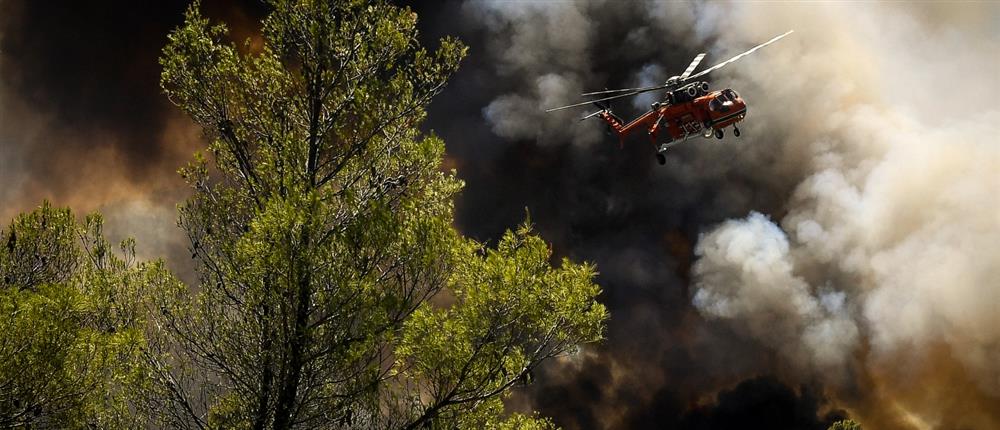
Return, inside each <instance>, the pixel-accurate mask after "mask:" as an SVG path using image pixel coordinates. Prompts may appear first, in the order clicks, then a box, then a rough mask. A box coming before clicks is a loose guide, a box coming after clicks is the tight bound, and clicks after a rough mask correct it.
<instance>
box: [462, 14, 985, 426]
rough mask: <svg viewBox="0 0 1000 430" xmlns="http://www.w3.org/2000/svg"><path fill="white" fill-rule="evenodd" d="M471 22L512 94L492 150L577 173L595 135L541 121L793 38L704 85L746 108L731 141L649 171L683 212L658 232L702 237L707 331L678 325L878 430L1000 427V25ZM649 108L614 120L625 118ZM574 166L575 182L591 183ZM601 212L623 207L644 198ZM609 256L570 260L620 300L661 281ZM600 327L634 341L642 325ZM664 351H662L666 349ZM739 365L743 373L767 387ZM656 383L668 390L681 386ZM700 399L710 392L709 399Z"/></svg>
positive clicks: (697, 273) (774, 18)
mask: <svg viewBox="0 0 1000 430" xmlns="http://www.w3.org/2000/svg"><path fill="white" fill-rule="evenodd" d="M465 10H466V13H467V16H469V17H471V18H473V19H475V20H478V21H479V22H480V23H481V24H482V25H483V26H485V27H486V28H487V29H488V32H489V36H488V38H487V39H488V40H489V44H488V47H489V50H488V53H489V54H490V55H491V59H492V60H493V61H494V62H495V66H496V70H497V73H499V74H500V75H501V76H502V77H504V78H505V79H508V80H511V79H514V78H516V79H518V80H520V81H521V82H522V85H520V86H514V87H513V88H511V89H510V90H509V91H506V92H505V93H504V94H502V95H499V96H498V97H496V98H494V99H493V100H492V101H491V102H490V103H489V105H488V106H487V107H486V108H485V109H484V111H483V113H484V117H485V119H486V120H487V122H488V123H489V124H490V126H491V127H492V129H493V131H494V133H496V134H497V135H499V136H501V137H503V138H506V139H508V140H511V141H521V140H529V141H534V142H536V143H537V144H539V145H545V146H552V145H565V144H567V143H568V144H570V148H573V149H572V152H573V153H574V154H577V155H576V157H580V158H583V157H585V156H586V154H588V153H595V152H598V150H597V149H595V147H594V145H593V144H594V142H595V141H597V139H598V136H597V134H596V133H595V127H594V125H593V124H592V123H591V124H588V123H582V124H579V125H576V124H574V123H573V122H572V121H573V118H574V117H576V116H579V115H581V114H582V113H583V112H584V111H586V110H587V109H581V110H580V111H572V110H571V111H570V112H560V113H556V114H546V113H544V112H543V108H547V107H552V106H558V105H562V104H569V103H573V102H576V101H577V100H578V99H579V97H578V96H576V94H574V93H578V92H582V91H581V90H594V89H601V88H604V87H606V86H609V85H615V84H617V85H619V86H638V85H644V84H648V83H652V82H654V81H655V80H658V79H660V80H662V79H663V78H665V76H666V75H669V74H676V73H677V72H679V71H680V70H682V69H683V67H684V65H686V63H687V61H689V59H690V58H691V57H692V56H693V53H695V52H697V50H698V49H699V48H702V47H704V48H707V52H708V53H709V56H708V58H706V60H705V62H704V65H703V66H702V68H704V67H707V66H708V65H711V64H714V63H715V62H718V61H721V60H723V59H725V58H728V57H729V56H731V55H733V54H736V53H738V52H741V51H742V50H744V49H746V48H748V47H750V46H753V45H754V44H757V43H760V42H762V41H765V40H767V39H769V38H770V37H772V36H774V35H776V34H780V33H782V32H784V31H786V30H788V29H795V30H796V33H795V34H793V35H792V36H791V37H790V38H788V39H786V40H783V41H781V42H779V43H778V44H775V45H773V46H769V47H767V48H765V49H764V50H762V51H760V52H758V53H756V54H755V55H753V56H750V57H747V58H746V59H744V60H742V61H741V62H739V63H736V64H733V65H731V66H728V67H727V68H726V69H723V70H721V71H719V72H717V73H715V74H714V75H713V76H712V77H711V78H712V81H713V82H714V84H715V86H716V87H718V86H720V85H721V86H731V87H733V88H736V89H737V90H738V91H740V92H741V94H742V95H743V96H744V98H746V99H747V100H748V101H749V103H750V114H749V116H748V118H747V122H746V123H745V124H744V125H743V127H742V128H743V129H744V134H745V135H747V136H750V137H744V138H743V140H744V142H743V143H728V142H727V143H724V144H722V145H719V144H717V143H715V142H710V141H697V142H690V143H687V144H685V145H687V147H685V148H678V150H677V151H675V152H673V153H672V154H671V157H670V159H669V162H668V165H667V166H666V167H667V169H663V170H661V171H658V172H655V173H652V175H653V176H652V179H651V180H653V181H656V182H659V183H661V184H663V187H664V188H665V189H669V190H670V191H673V192H674V193H671V194H666V193H665V194H664V195H663V196H662V197H661V198H662V199H665V200H670V201H669V202H657V203H653V204H652V205H653V207H654V208H656V209H661V210H664V211H675V212H674V213H669V212H664V213H661V214H660V216H662V217H663V219H664V222H665V223H667V224H673V225H676V223H675V222H674V221H671V219H672V218H673V217H676V216H677V213H676V211H680V212H681V213H690V212H691V211H694V212H695V215H694V216H693V218H694V219H695V222H697V223H699V225H701V226H704V227H700V228H705V229H706V230H704V234H703V235H702V236H701V237H700V239H699V241H698V243H697V245H696V247H695V250H694V254H695V256H696V258H697V260H696V262H695V263H694V265H693V267H692V269H691V275H692V276H693V279H692V280H691V286H692V290H691V295H690V303H692V304H693V305H694V308H695V309H697V311H698V313H699V314H700V316H701V317H700V318H702V320H701V321H700V322H697V321H696V322H693V323H692V322H687V323H684V324H682V325H681V326H682V327H684V330H686V331H689V332H692V334H691V336H695V337H696V338H698V337H699V336H701V337H702V339H706V338H711V337H712V336H717V335H712V334H711V333H716V332H717V330H718V328H713V327H716V326H715V324H716V323H722V324H723V325H725V326H728V327H729V329H730V330H732V333H734V335H736V336H737V337H741V338H744V339H747V340H749V341H750V342H752V343H755V344H757V345H759V346H760V347H761V348H763V349H764V350H768V351H773V352H774V353H777V354H778V358H779V360H780V362H781V363H783V364H784V368H783V369H782V370H777V372H778V373H779V374H781V375H783V377H784V378H786V379H787V380H790V381H796V380H798V381H817V380H818V381H821V382H822V383H823V384H824V385H825V386H826V387H828V394H829V395H831V396H833V397H834V398H835V399H837V400H839V401H840V402H841V405H843V406H846V407H848V408H849V409H850V410H851V412H852V413H854V414H856V415H858V416H859V417H860V418H861V420H862V422H863V423H865V424H868V425H871V426H877V428H953V427H962V426H968V427H972V428H986V427H992V426H997V425H1000V416H998V415H997V412H992V411H995V410H997V409H998V407H1000V364H998V363H1000V314H998V313H997V312H996V306H997V303H1000V202H998V200H997V199H996V198H995V196H996V195H998V194H1000V145H998V144H997V140H996V139H997V137H996V136H998V135H1000V108H997V107H996V106H994V104H995V103H993V102H992V100H993V99H995V98H997V96H1000V57H998V56H997V55H996V53H997V52H1000V33H997V31H996V30H995V29H996V28H997V27H998V26H1000V7H997V6H996V5H995V4H991V3H962V4H953V3H949V4H945V3H940V4H935V3H931V4H920V5H912V6H911V5H901V4H891V5H858V4H854V3H833V4H826V3H825V4H809V5H788V4H784V3H782V4H770V3H768V4H760V3H752V4H740V3H737V4H724V3H707V4H703V3H695V4H691V3H681V2H629V3H628V5H627V7H626V6H625V5H622V4H621V3H617V2H582V1H581V2H572V1H549V2H485V1H470V2H467V3H466V4H465ZM609 44H611V45H613V46H610V47H609ZM665 53H669V54H672V55H664V54H665ZM677 54H683V55H677ZM675 70H676V72H674V71H675ZM651 100H652V99H644V98H637V99H635V100H633V101H632V103H633V104H632V106H631V108H632V111H630V109H628V106H626V107H624V108H620V109H619V110H620V111H624V112H628V113H634V112H635V111H639V110H641V109H643V108H644V106H647V105H648V103H649V102H650V101H651ZM640 140H641V139H640ZM630 143H631V144H634V143H635V142H630ZM650 152H651V151H650ZM598 156H601V155H598ZM577 163H578V165H577V166H578V167H580V168H581V169H583V171H578V172H577V174H578V175H580V176H581V177H587V176H588V173H587V171H589V170H591V169H595V168H601V167H598V166H593V165H592V164H590V163H589V162H580V161H577ZM608 168H611V167H608ZM626 193H627V192H626ZM604 198H606V199H608V200H612V199H616V201H618V202H619V207H621V206H620V205H626V207H627V206H628V205H649V204H650V203H648V199H653V197H648V196H640V195H636V194H632V195H627V196H625V197H623V196H604ZM775 199H778V204H777V205H775V204H774V202H775ZM644 202H645V203H644ZM741 208H743V209H742V210H743V211H744V212H742V214H738V211H739V210H740V209H741ZM761 210H764V211H766V213H769V214H770V218H769V217H768V216H766V215H762V214H760V213H756V212H754V211H761ZM612 211H613V210H612ZM734 212H737V214H735V215H737V216H736V217H734V218H733V219H731V220H728V221H725V222H721V223H719V224H716V225H715V226H714V227H712V225H711V224H705V222H707V221H711V220H712V219H713V218H715V217H716V216H717V215H720V214H729V216H732V215H734ZM687 216H688V217H691V215H687ZM570 228H572V227H570ZM620 228H621V231H620V235H621V236H622V237H625V236H629V235H630V234H631V233H629V232H630V228H629V227H628V226H621V227H620ZM568 234H570V235H572V234H573V233H572V232H570V233H568ZM601 245H602V246H596V245H590V246H591V247H590V248H589V251H588V250H587V248H586V247H585V246H584V247H579V248H578V250H577V252H578V253H579V254H581V255H592V256H594V257H593V258H595V259H597V260H599V263H602V262H603V263H605V264H603V265H600V264H599V267H600V268H601V271H602V273H604V274H605V275H608V272H609V270H610V271H614V272H615V273H614V274H613V275H611V276H610V277H609V278H611V279H612V281H613V282H614V281H615V280H617V279H620V278H625V279H627V280H625V281H624V282H625V283H626V284H634V285H646V284H650V283H652V284H655V283H656V282H655V281H649V280H648V278H649V277H650V276H651V275H649V273H650V269H649V267H648V265H647V264H645V263H644V262H642V259H641V258H634V259H632V260H631V261H632V265H633V266H636V267H632V268H628V267H615V266H614V265H611V266H609V265H608V264H606V262H607V261H614V259H615V258H621V259H630V257H628V256H629V255H632V256H633V257H635V255H634V254H630V251H629V249H628V248H627V247H626V248H623V249H619V250H617V251H616V250H613V249H611V246H610V244H609V243H608V242H605V243H602V244H601ZM615 252H617V256H616V257H614V258H612V257H608V255H609V254H611V253H615ZM654 254H655V253H654ZM641 255H649V253H646V252H642V253H641ZM673 257H674V260H675V262H676V257H677V256H673ZM661 264H663V263H661ZM665 264H668V265H669V264H671V263H670V262H669V261H668V262H666V263H665ZM623 266H628V265H627V264H623ZM619 270H621V271H632V273H631V274H630V275H629V274H622V273H618V272H617V271H619ZM660 275H662V274H660ZM653 276H656V275H653ZM660 284H661V285H664V286H669V285H671V284H672V282H671V281H669V280H661V281H660ZM612 288H614V287H612ZM611 309H612V314H613V318H624V319H626V320H629V321H631V322H629V323H627V326H629V327H630V328H633V329H634V328H635V327H636V324H638V323H637V322H636V321H637V320H638V318H637V317H635V316H633V315H625V316H622V315H621V312H618V313H616V312H615V310H616V309H615V307H614V306H612V307H611ZM627 309H628V311H633V310H636V309H639V308H638V307H636V306H632V307H629V308H627ZM663 311H664V312H678V311H679V309H677V308H673V307H668V308H664V309H663ZM699 326H700V327H699ZM612 330H613V331H612V333H611V335H610V336H611V338H610V339H609V343H610V344H611V345H612V346H611V347H610V348H609V350H607V351H605V352H602V353H600V354H598V355H599V356H600V357H599V358H593V357H591V358H588V359H587V360H591V361H601V362H602V363H603V364H602V365H604V366H612V368H614V367H615V365H613V364H608V363H621V362H622V361H623V360H624V358H623V357H626V356H628V354H627V353H623V352H621V351H616V350H615V348H617V347H622V346H624V345H622V344H623V343H626V342H622V341H617V340H616V339H614V336H616V335H617V333H615V332H614V327H613V328H612ZM659 333H660V334H659V336H661V338H660V340H661V341H662V342H664V343H666V342H678V341H679V339H677V337H676V336H677V335H676V334H668V333H665V332H664V331H660V332H659ZM699 333H700V334H699ZM680 341H681V342H682V343H683V342H687V341H684V340H680ZM694 342H695V344H697V342H707V341H705V340H701V341H694ZM663 348H665V347H659V348H656V347H654V348H653V349H652V350H650V351H649V352H648V353H650V354H654V355H655V354H661V353H662V351H663ZM688 351H689V353H691V354H694V355H695V357H696V358H695V360H696V361H700V362H703V363H704V365H705V367H706V368H707V369H706V370H704V371H706V372H711V371H712V370H713V366H715V364H713V361H715V360H717V359H716V358H714V357H711V356H706V355H699V354H712V352H707V353H706V352H705V351H698V350H697V348H695V347H693V346H692V347H689V348H688ZM691 351H694V352H691ZM731 352H732V351H727V350H725V349H723V350H720V351H715V352H714V353H715V354H729V353H731ZM750 356H751V357H752V358H748V363H749V364H748V366H749V367H748V369H757V370H753V371H751V372H759V371H766V370H767V369H768V365H762V364H761V363H759V362H757V361H756V360H757V358H756V357H757V355H755V354H750ZM630 360H633V359H630ZM584 361H586V360H584ZM645 364H648V363H645ZM779 367H782V366H780V365H779ZM636 369H637V371H641V372H650V371H655V370H651V369H650V368H648V367H643V366H639V367H637V368H636ZM565 370H567V371H571V370H572V366H570V367H566V368H565ZM772 371H774V370H773V369H772ZM580 372H584V373H585V370H580ZM612 375H617V373H614V372H613V373H612ZM666 376H667V377H666V378H663V379H664V380H663V381H662V382H661V383H662V384H670V383H671V381H670V380H669V378H670V377H675V376H676V375H666ZM644 377H647V378H648V379H647V380H650V381H655V380H658V379H661V377H660V376H648V375H644ZM564 378H568V377H566V376H564ZM582 378H586V376H583V377H582ZM628 379H629V378H627V377H623V376H620V375H618V376H614V377H612V378H610V379H607V378H605V382H604V385H603V386H602V387H601V390H603V392H604V393H605V395H606V396H607V395H608V393H609V392H613V391H614V390H615V389H616V388H615V387H619V386H621V385H623V384H625V385H628V384H629V383H628V382H622V381H625V380H628ZM716 382H718V381H716ZM700 383H702V384H704V386H703V387H702V388H703V389H710V387H711V384H712V381H711V378H709V379H708V380H704V381H701V382H700ZM565 384H566V385H570V384H572V382H566V383H565ZM913 384H917V385H918V386H922V387H924V388H925V389H920V390H914V389H912V387H914V385H913ZM941 385H947V386H948V387H949V391H947V394H944V393H945V392H944V390H938V389H936V388H943V387H941ZM908 387H910V388H908ZM639 391H640V393H639V394H636V396H637V397H638V398H639V400H638V401H639V402H641V401H642V400H641V399H642V398H643V395H642V394H641V392H642V391H643V390H639ZM595 408H596V407H595ZM597 409H599V408H597ZM991 410H992V411H991ZM603 414H605V415H607V414H610V412H608V411H604V412H603ZM599 415H600V414H599ZM599 421H601V422H603V423H604V425H605V426H614V424H608V423H615V422H617V421H615V419H600V420H599ZM619 424H620V422H619Z"/></svg>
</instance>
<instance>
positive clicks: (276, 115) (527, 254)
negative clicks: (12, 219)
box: [141, 0, 607, 429]
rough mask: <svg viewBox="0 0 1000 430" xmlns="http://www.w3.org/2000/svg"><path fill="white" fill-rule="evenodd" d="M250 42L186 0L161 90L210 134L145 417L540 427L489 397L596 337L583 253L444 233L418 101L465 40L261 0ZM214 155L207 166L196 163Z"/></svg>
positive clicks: (422, 102) (351, 11) (442, 188)
mask: <svg viewBox="0 0 1000 430" xmlns="http://www.w3.org/2000/svg"><path fill="white" fill-rule="evenodd" d="M269 4H270V7H271V9H272V11H271V13H270V15H269V16H268V17H267V18H266V19H265V21H264V23H263V30H262V33H263V40H264V43H263V46H262V47H255V46H253V45H251V44H250V43H249V42H248V43H247V44H246V45H245V46H244V47H238V46H236V45H233V44H230V43H228V42H226V41H225V35H226V28H225V27H224V26H223V25H212V24H211V23H210V22H209V21H208V20H206V19H205V18H203V17H202V16H201V15H200V14H199V12H198V4H197V3H195V4H194V5H193V6H192V7H191V8H190V9H189V11H188V12H187V15H186V21H185V24H184V25H183V26H181V27H180V28H178V29H177V30H175V31H174V32H173V33H172V34H171V35H170V37H169V43H168V45H167V46H166V48H165V49H164V52H163V56H162V57H161V64H162V65H163V74H162V86H163V88H164V90H165V92H166V94H167V95H168V96H169V98H170V100H172V101H173V102H174V103H175V104H177V105H178V106H179V107H180V108H181V109H183V110H184V111H185V112H186V113H187V114H188V115H189V116H190V117H191V118H192V119H193V120H194V121H195V122H196V123H197V124H199V125H200V126H201V127H203V129H204V130H205V132H206V134H207V136H209V137H210V139H211V143H210V146H209V150H210V155H209V156H207V157H199V158H198V159H197V160H196V161H195V162H194V163H192V164H191V165H189V166H188V167H187V168H185V169H183V170H182V174H183V175H184V176H185V178H186V179H187V180H188V181H189V183H190V184H191V186H192V187H193V189H194V195H193V197H192V198H191V199H189V200H188V201H187V202H186V203H185V204H183V205H182V206H181V208H180V225H181V227H182V228H183V229H184V230H185V231H186V233H187V235H188V236H189V238H190V241H191V249H192V254H193V255H192V256H193V258H195V259H196V260H197V263H198V267H199V281H200V282H199V285H198V286H197V287H195V288H185V287H182V286H179V285H177V284H169V283H164V284H160V285H162V286H163V287H164V288H162V289H161V291H158V292H157V294H156V295H155V296H154V297H155V299H156V301H157V303H156V308H157V309H158V311H157V317H156V321H155V323H154V324H153V325H152V327H154V328H155V330H153V331H152V332H151V334H150V337H149V352H150V353H149V358H150V369H152V375H153V378H154V380H155V381H156V383H155V384H154V385H153V386H152V387H153V389H152V391H151V392H150V393H149V395H148V396H147V397H146V399H145V402H144V403H143V407H142V408H141V409H142V410H144V411H146V412H148V413H153V414H156V417H155V418H156V419H157V420H159V421H160V422H161V423H162V424H166V425H169V426H172V427H177V428H255V429H262V428H274V429H288V428H373V429H415V428H472V427H474V426H488V427H503V428H548V427H550V423H548V422H547V421H546V420H544V419H540V418H536V417H529V416H521V415H516V414H515V415H512V416H507V415H505V414H504V411H503V405H502V399H503V398H504V397H505V396H507V395H509V393H510V390H511V389H512V388H513V387H515V386H518V385H522V384H526V383H529V382H530V380H531V375H532V374H533V369H535V368H536V367H537V366H538V365H539V364H540V363H541V362H543V361H544V360H546V359H548V358H551V357H555V356H558V355H562V354H567V353H571V352H573V351H575V350H576V348H578V346H579V345H580V344H582V343H587V342H593V341H597V340H599V339H600V338H601V336H602V332H603V328H604V322H605V320H606V318H607V312H606V310H605V308H604V307H603V306H602V305H601V304H599V303H597V302H596V300H595V297H596V296H597V295H598V294H599V292H600V290H599V287H598V286H597V285H596V284H594V283H593V277H594V275H595V269H594V267H593V266H591V265H587V264H576V263H573V262H570V261H568V260H563V261H562V262H561V263H560V264H559V265H558V266H555V267H554V266H552V265H551V264H550V258H551V252H550V250H549V248H548V246H547V245H546V244H545V243H544V242H543V241H542V240H541V239H540V238H538V237H536V236H534V235H533V234H532V232H531V229H530V224H529V223H527V222H526V223H525V225H523V226H522V227H521V228H519V229H517V230H516V231H512V232H508V233H507V234H506V235H505V236H504V237H503V238H502V239H501V240H500V241H499V243H498V244H497V245H496V248H495V249H494V248H488V247H486V246H484V245H483V244H480V243H477V242H475V241H472V240H469V239H467V238H464V237H462V236H461V235H460V234H459V233H458V232H457V231H456V230H455V228H454V227H453V226H452V224H453V222H452V221H453V219H452V212H453V203H452V202H453V199H454V198H455V195H456V193H458V192H459V191H460V190H461V188H462V183H461V182H460V181H459V180H458V179H457V178H456V177H455V172H442V171H441V170H440V164H441V159H442V156H443V152H444V144H443V142H442V141H441V140H440V139H439V138H437V137H435V136H432V135H431V136H426V135H423V134H421V132H420V130H419V128H418V127H419V125H420V123H421V121H422V120H423V118H424V116H425V107H426V106H427V104H428V103H429V102H430V100H431V98H432V97H433V96H435V95H436V94H437V93H438V92H440V90H441V89H442V88H443V87H444V85H445V83H446V82H447V80H448V78H449V77H450V76H451V74H452V73H453V72H454V71H455V70H456V68H457V67H458V64H459V61H460V60H461V58H462V57H463V56H464V55H465V52H466V48H465V47H464V46H463V45H461V44H460V43H459V42H458V41H456V40H454V39H450V38H446V39H443V40H441V42H440V46H439V47H438V49H437V50H436V51H434V52H433V53H431V52H429V51H427V50H426V49H424V48H422V47H421V46H420V44H419V43H418V41H417V32H416V16H415V14H414V13H412V12H411V11H409V10H408V9H405V8H399V7H396V6H393V5H390V4H388V3H386V2H384V1H374V2H361V1H348V0H297V1H295V0H272V1H269ZM209 160H211V161H209Z"/></svg>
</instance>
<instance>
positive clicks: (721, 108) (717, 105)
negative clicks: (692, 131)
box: [708, 88, 740, 112]
mask: <svg viewBox="0 0 1000 430" xmlns="http://www.w3.org/2000/svg"><path fill="white" fill-rule="evenodd" d="M739 96H740V95H739V94H737V93H736V91H734V90H733V89H731V88H726V89H724V90H722V92H720V93H719V95H717V96H715V98H713V99H712V101H710V102H709V103H708V108H709V109H710V110H712V111H713V112H727V111H729V109H730V108H731V107H732V106H733V104H734V103H735V102H736V99H737V98H739Z"/></svg>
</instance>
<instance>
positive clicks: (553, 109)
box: [545, 85, 667, 112]
mask: <svg viewBox="0 0 1000 430" xmlns="http://www.w3.org/2000/svg"><path fill="white" fill-rule="evenodd" d="M666 87H667V85H657V86H655V87H646V88H637V89H635V90H634V91H631V92H628V93H625V94H618V95H616V96H610V97H604V98H600V99H594V100H587V101H585V102H581V103H575V104H571V105H568V106H560V107H557V108H552V109H545V111H546V112H555V111H557V110H563V109H569V108H574V107H577V106H585V105H589V104H591V103H594V102H603V101H608V100H614V99H620V98H622V97H630V96H634V95H636V94H642V93H645V92H648V91H654V90H659V89H663V88H666Z"/></svg>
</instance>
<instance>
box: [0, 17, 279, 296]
mask: <svg viewBox="0 0 1000 430" xmlns="http://www.w3.org/2000/svg"><path fill="white" fill-rule="evenodd" d="M64 3H65V4H55V3H51V2H28V1H22V0H3V1H2V2H0V183H2V184H3V186H2V187H0V220H3V221H2V222H7V220H10V219H11V218H13V217H14V216H15V215H16V214H17V213H19V212H24V211H30V210H32V209H33V208H35V207H37V206H38V205H39V204H41V201H42V200H43V199H48V200H49V201H51V202H52V203H53V204H55V205H58V206H69V207H71V208H72V209H73V210H74V212H75V213H77V214H78V215H81V216H82V215H83V214H84V213H87V212H91V211H95V210H96V211H100V212H102V213H103V214H104V216H105V219H106V232H107V233H108V235H109V237H110V238H111V239H112V240H118V239H122V238H124V237H127V236H133V237H135V238H136V241H137V243H136V252H137V254H138V255H139V256H140V257H141V258H157V257H168V258H167V260H168V262H169V264H170V265H171V267H172V269H174V270H175V271H177V272H180V273H181V274H182V275H183V276H185V277H187V278H189V279H190V278H191V276H190V275H191V267H190V264H189V263H188V262H189V261H190V258H189V253H188V252H187V250H186V243H187V241H186V239H185V238H184V236H183V233H182V232H181V231H180V230H179V229H178V228H176V222H175V220H176V209H175V205H176V204H178V203H180V202H181V201H182V200H183V199H184V198H185V196H186V194H187V187H186V186H185V185H184V183H183V181H182V180H181V178H180V176H179V175H178V174H177V173H176V171H177V169H178V168H179V167H180V166H182V165H184V164H185V163H186V162H187V161H188V160H189V159H190V158H191V155H192V154H193V153H194V152H195V151H196V150H198V149H200V148H203V147H204V141H203V139H202V136H201V134H200V131H199V129H198V128H197V127H196V126H195V125H194V124H192V123H191V122H190V121H188V120H187V118H185V117H184V116H183V115H182V114H181V113H180V112H178V111H177V109H175V108H174V107H173V106H172V105H170V103H169V101H168V100H167V99H166V97H164V96H163V95H162V94H161V92H160V90H159V85H158V82H159V74H160V66H159V64H158V62H157V58H158V57H159V55H160V49H161V48H162V46H163V45H164V44H165V43H166V40H167V34H168V32H169V31H170V30H171V29H172V28H174V27H176V26H178V25H180V23H181V21H182V19H183V11H184V8H185V7H187V4H188V3H189V2H188V1H186V0H175V1H161V2H155V5H146V4H137V3H135V2H127V1H111V2H102V3H100V4H94V3H90V2H64ZM203 3H204V6H203V7H204V9H205V10H206V12H207V13H208V14H209V16H212V17H217V18H223V19H225V20H226V21H227V22H229V23H230V24H232V26H233V27H235V30H234V32H233V33H234V37H235V38H239V39H242V38H244V37H246V35H248V34H249V33H252V30H253V29H255V28H256V27H255V24H254V21H255V20H256V19H257V17H259V15H260V14H259V10H260V9H261V8H260V7H259V6H253V7H251V5H250V4H249V3H256V2H249V1H248V2H246V3H248V5H242V7H238V6H239V5H235V4H230V3H231V2H222V1H206V2H203ZM248 30H250V31H248Z"/></svg>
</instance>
